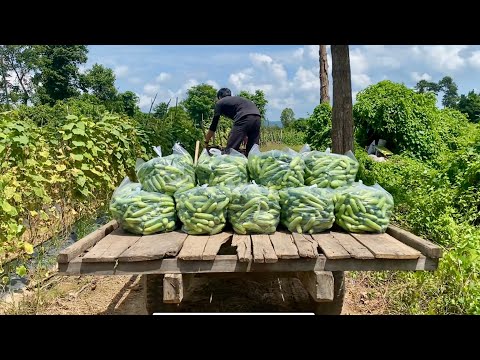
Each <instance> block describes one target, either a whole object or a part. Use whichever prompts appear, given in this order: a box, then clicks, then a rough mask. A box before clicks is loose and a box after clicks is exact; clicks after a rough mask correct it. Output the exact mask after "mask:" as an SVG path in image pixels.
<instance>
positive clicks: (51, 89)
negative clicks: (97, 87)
mask: <svg viewBox="0 0 480 360" xmlns="http://www.w3.org/2000/svg"><path fill="white" fill-rule="evenodd" d="M34 50H35V52H36V56H37V65H38V70H39V72H37V73H36V74H35V75H34V77H33V82H34V84H35V85H36V86H37V95H38V99H39V101H40V102H41V103H42V104H51V105H53V104H54V103H55V102H56V101H57V100H63V99H68V98H70V97H73V96H76V95H78V94H79V88H80V83H79V80H80V73H79V70H78V66H79V65H80V64H83V63H85V62H86V61H87V53H88V49H87V47H86V46H85V45H36V46H34Z"/></svg>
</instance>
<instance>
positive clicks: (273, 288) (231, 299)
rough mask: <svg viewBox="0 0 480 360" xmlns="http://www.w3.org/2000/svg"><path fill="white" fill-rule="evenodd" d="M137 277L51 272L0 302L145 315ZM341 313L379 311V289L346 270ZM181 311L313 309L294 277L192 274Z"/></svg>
mask: <svg viewBox="0 0 480 360" xmlns="http://www.w3.org/2000/svg"><path fill="white" fill-rule="evenodd" d="M142 283H143V282H142V277H141V276H58V275H57V276H54V277H53V278H51V279H50V280H49V281H48V282H46V283H44V284H43V285H42V288H41V289H40V290H38V288H37V289H36V290H30V291H28V292H26V293H24V294H23V295H17V296H15V300H14V301H12V300H9V301H7V302H5V301H4V302H3V303H2V304H0V313H4V314H51V315H81V314H99V315H146V314H147V313H146V310H145V305H144V291H143V284H142ZM346 289H347V291H346V296H345V303H344V308H343V312H342V314H345V315H365V314H383V313H385V309H386V302H385V299H384V298H382V294H381V290H379V289H378V288H377V289H375V288H372V287H371V286H369V283H368V281H367V280H366V278H365V277H364V276H359V275H357V276H356V277H353V276H350V274H349V273H346ZM180 306H181V308H179V309H178V310H177V311H180V312H189V313H191V312H246V313H248V312H311V311H312V307H311V302H310V300H309V297H308V294H307V292H306V291H305V290H304V288H303V286H302V284H301V283H300V282H299V281H298V280H297V279H287V278H281V279H278V278H277V279H274V280H263V281H253V280H244V279H238V278H234V279H223V278H208V279H207V278H200V279H197V278H195V279H194V281H193V284H192V287H191V291H190V296H189V298H186V299H185V300H184V302H183V303H182V304H181V305H180Z"/></svg>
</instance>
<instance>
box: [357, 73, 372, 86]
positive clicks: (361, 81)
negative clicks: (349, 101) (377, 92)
mask: <svg viewBox="0 0 480 360" xmlns="http://www.w3.org/2000/svg"><path fill="white" fill-rule="evenodd" d="M371 83H372V80H371V79H370V76H368V75H367V74H352V85H353V86H352V87H354V88H357V89H358V88H361V89H363V88H365V87H367V86H368V85H370V84H371Z"/></svg>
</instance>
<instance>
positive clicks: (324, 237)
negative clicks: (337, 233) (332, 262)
mask: <svg viewBox="0 0 480 360" xmlns="http://www.w3.org/2000/svg"><path fill="white" fill-rule="evenodd" d="M311 236H312V238H313V239H314V240H315V241H316V242H317V243H318V246H320V248H321V249H322V251H323V253H324V254H325V256H326V257H327V259H348V258H350V257H351V256H350V253H349V252H348V251H347V250H345V248H344V247H343V246H342V245H341V244H340V242H339V241H338V240H337V239H336V238H334V237H333V236H332V235H331V234H330V233H328V232H327V233H323V234H312V235H311Z"/></svg>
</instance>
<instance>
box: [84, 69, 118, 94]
mask: <svg viewBox="0 0 480 360" xmlns="http://www.w3.org/2000/svg"><path fill="white" fill-rule="evenodd" d="M80 80H81V81H80V85H81V87H82V89H83V90H84V91H88V90H91V91H92V94H93V95H95V96H96V97H97V98H98V99H100V100H101V101H104V102H112V101H114V100H115V99H116V98H117V89H116V88H115V74H114V72H113V70H112V69H109V68H106V67H104V66H103V65H99V64H95V65H93V66H92V68H91V69H89V70H87V71H86V73H85V74H84V75H83V76H81V77H80Z"/></svg>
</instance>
